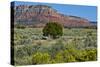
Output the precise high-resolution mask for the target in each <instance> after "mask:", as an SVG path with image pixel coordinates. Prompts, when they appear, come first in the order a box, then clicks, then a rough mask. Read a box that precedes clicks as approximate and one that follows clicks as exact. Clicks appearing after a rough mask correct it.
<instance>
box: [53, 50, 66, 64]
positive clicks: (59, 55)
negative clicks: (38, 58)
mask: <svg viewBox="0 0 100 67" xmlns="http://www.w3.org/2000/svg"><path fill="white" fill-rule="evenodd" d="M54 60H55V62H56V63H62V62H64V61H63V60H64V57H63V51H59V52H58V53H56V55H55V57H54Z"/></svg>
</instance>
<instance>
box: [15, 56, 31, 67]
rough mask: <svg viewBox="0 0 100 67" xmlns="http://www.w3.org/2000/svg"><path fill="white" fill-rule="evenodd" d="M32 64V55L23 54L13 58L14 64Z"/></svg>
mask: <svg viewBox="0 0 100 67" xmlns="http://www.w3.org/2000/svg"><path fill="white" fill-rule="evenodd" d="M28 64H32V57H31V56H25V57H20V58H15V65H16V66H17V65H28Z"/></svg>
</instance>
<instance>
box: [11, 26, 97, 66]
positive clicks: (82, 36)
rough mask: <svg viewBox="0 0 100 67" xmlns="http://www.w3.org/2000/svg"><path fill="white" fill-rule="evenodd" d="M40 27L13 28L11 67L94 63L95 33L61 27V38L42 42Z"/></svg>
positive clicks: (94, 30)
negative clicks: (13, 66) (13, 62)
mask: <svg viewBox="0 0 100 67" xmlns="http://www.w3.org/2000/svg"><path fill="white" fill-rule="evenodd" d="M43 29H44V28H21V27H15V28H14V46H13V48H14V61H15V65H30V64H51V63H66V62H83V61H96V60H97V30H96V29H88V28H87V29H86V28H85V29H84V28H70V29H69V28H64V29H63V34H62V36H61V37H59V38H56V39H43V37H44V35H43Z"/></svg>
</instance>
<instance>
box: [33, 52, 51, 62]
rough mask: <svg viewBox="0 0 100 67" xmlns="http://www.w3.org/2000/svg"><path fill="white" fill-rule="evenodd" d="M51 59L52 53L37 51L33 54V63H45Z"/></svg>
mask: <svg viewBox="0 0 100 67" xmlns="http://www.w3.org/2000/svg"><path fill="white" fill-rule="evenodd" d="M49 61H50V55H49V54H48V53H41V52H37V53H35V54H33V56H32V63H33V64H45V63H49Z"/></svg>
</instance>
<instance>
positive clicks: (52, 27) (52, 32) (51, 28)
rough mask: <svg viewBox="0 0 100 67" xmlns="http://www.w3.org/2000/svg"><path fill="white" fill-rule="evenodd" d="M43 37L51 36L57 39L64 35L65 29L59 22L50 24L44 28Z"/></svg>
mask: <svg viewBox="0 0 100 67" xmlns="http://www.w3.org/2000/svg"><path fill="white" fill-rule="evenodd" d="M43 35H44V36H50V37H51V38H54V39H55V38H57V37H59V36H62V35H63V27H62V25H61V24H59V23H57V22H49V23H47V24H46V26H45V27H44V28H43Z"/></svg>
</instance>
